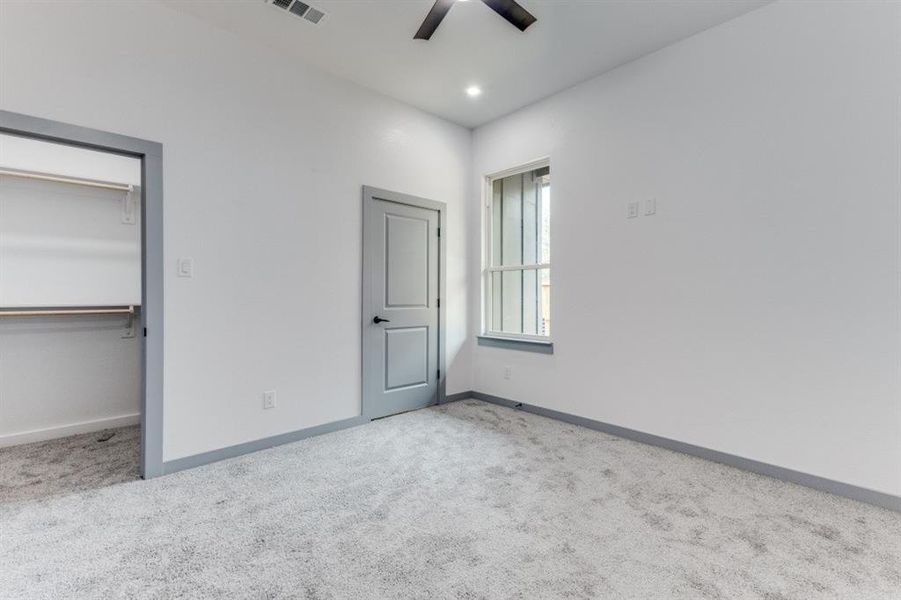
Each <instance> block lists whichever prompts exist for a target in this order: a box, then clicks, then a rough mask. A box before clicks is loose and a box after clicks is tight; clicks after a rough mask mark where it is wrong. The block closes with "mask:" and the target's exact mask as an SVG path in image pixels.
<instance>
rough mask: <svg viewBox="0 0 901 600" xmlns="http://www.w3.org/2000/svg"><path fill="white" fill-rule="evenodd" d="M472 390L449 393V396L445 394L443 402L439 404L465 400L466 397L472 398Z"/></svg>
mask: <svg viewBox="0 0 901 600" xmlns="http://www.w3.org/2000/svg"><path fill="white" fill-rule="evenodd" d="M472 394H473V392H457V393H456V394H451V395H450V396H445V398H444V402H441V404H447V403H448V402H456V401H457V400H466V399H467V398H472Z"/></svg>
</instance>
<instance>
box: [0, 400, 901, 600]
mask: <svg viewBox="0 0 901 600" xmlns="http://www.w3.org/2000/svg"><path fill="white" fill-rule="evenodd" d="M0 536H2V543H0V597H2V598H3V599H4V600H7V599H20V598H23V599H24V598H48V599H50V598H53V599H71V598H104V599H106V598H160V599H162V598H166V599H174V598H254V599H256V598H267V599H273V598H307V599H311V600H312V599H317V600H323V599H331V598H334V599H354V600H355V599H370V598H373V599H375V598H378V599H382V598H398V599H400V598H404V599H405V598H465V599H476V598H505V599H506V598H521V599H535V600H538V599H550V598H611V599H613V598H615V599H626V598H635V599H642V600H649V599H657V598H685V599H699V598H700V599H703V598H723V599H730V600H732V599H742V598H759V599H768V600H777V599H786V598H799V599H816V598H841V599H845V600H849V599H858V598H859V599H866V600H878V599H886V600H888V599H894V600H897V599H898V598H901V514H899V513H894V512H890V511H887V510H883V509H878V508H875V507H871V506H868V505H864V504H859V503H856V502H853V501H850V500H846V499H843V498H839V497H835V496H830V495H828V494H824V493H820V492H816V491H813V490H809V489H806V488H802V487H798V486H795V485H791V484H786V483H782V482H780V481H776V480H773V479H769V478H766V477H761V476H758V475H753V474H750V473H746V472H743V471H739V470H736V469H732V468H730V467H725V466H721V465H718V464H714V463H710V462H706V461H703V460H700V459H696V458H692V457H689V456H685V455H682V454H678V453H673V452H669V451H666V450H662V449H659V448H655V447H651V446H645V445H642V444H638V443H634V442H630V441H626V440H622V439H619V438H615V437H611V436H609V435H605V434H602V433H598V432H595V431H592V430H588V429H583V428H580V427H576V426H572V425H567V424H564V423H559V422H556V421H552V420H548V419H544V418H542V417H538V416H535V415H531V414H527V413H523V412H518V411H514V410H510V409H506V408H501V407H498V406H494V405H490V404H484V403H482V402H477V401H472V400H467V401H462V402H455V403H452V404H448V405H444V406H441V407H437V408H431V409H426V410H420V411H416V412H412V413H407V414H403V415H399V416H396V417H392V418H388V419H383V420H379V421H375V422H373V423H371V424H368V425H365V426H361V427H357V428H354V429H350V430H345V431H341V432H337V433H333V434H329V435H325V436H321V437H317V438H313V439H309V440H305V441H302V442H298V443H295V444H291V445H287V446H282V447H279V448H274V449H272V450H267V451H263V452H258V453H256V454H252V455H248V456H244V457H241V458H237V459H234V460H230V461H225V462H221V463H217V464H214V465H209V466H207V467H203V468H199V469H194V470H191V471H185V472H182V473H178V474H176V475H172V476H168V477H163V478H159V479H155V480H152V481H134V482H130V483H121V484H117V485H112V486H108V487H103V488H99V489H94V490H90V491H73V492H72V493H69V494H65V495H56V496H52V497H49V498H44V499H38V498H12V499H11V500H10V501H7V502H5V503H3V504H0Z"/></svg>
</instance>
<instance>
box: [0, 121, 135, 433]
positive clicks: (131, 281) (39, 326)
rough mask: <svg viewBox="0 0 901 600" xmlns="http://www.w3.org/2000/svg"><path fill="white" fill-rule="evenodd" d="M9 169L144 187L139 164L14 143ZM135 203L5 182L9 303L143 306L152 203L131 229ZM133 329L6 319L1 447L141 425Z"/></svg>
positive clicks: (1, 268)
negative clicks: (128, 208)
mask: <svg viewBox="0 0 901 600" xmlns="http://www.w3.org/2000/svg"><path fill="white" fill-rule="evenodd" d="M0 168H3V169H14V170H19V171H33V172H41V173H52V174H56V175H64V176H68V177H76V178H84V179H93V180H103V181H112V182H117V183H123V184H130V185H135V186H137V185H139V184H140V162H139V161H138V160H136V159H133V158H128V157H122V156H116V155H111V154H107V153H102V152H94V151H88V150H82V149H78V148H72V147H68V146H62V145H58V144H50V143H47V142H41V141H36V140H29V139H24V138H17V137H12V136H0ZM124 195H125V192H123V191H121V190H108V189H101V188H95V187H85V186H80V185H75V184H71V183H59V182H49V181H38V180H32V179H23V178H20V177H14V176H7V175H0V306H2V307H22V306H29V307H36V306H97V305H126V304H134V305H137V304H140V297H141V280H140V275H141V263H140V260H141V251H140V248H141V246H140V204H139V202H134V204H133V213H132V214H133V215H134V222H133V223H123V219H122V199H123V197H124ZM137 195H138V194H133V196H134V198H133V200H137V198H136V197H137ZM124 325H125V318H124V317H121V316H97V317H37V318H35V317H32V318H27V319H26V318H22V319H11V318H5V319H0V446H5V445H12V444H18V443H25V442H30V441H38V440H42V439H50V438H53V437H59V436H63V435H70V434H73V433H81V432H85V431H92V430H98V429H103V428H105V427H114V426H120V425H126V424H133V423H137V422H138V418H139V406H140V389H139V386H140V374H141V369H140V360H141V353H140V338H139V337H132V338H123V333H124V332H125V327H124Z"/></svg>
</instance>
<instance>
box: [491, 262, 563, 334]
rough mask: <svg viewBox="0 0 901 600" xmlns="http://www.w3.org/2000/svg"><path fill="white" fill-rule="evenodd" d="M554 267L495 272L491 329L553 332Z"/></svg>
mask: <svg viewBox="0 0 901 600" xmlns="http://www.w3.org/2000/svg"><path fill="white" fill-rule="evenodd" d="M550 297H551V280H550V269H537V270H536V269H530V270H524V271H502V272H494V273H491V304H492V306H491V323H490V327H489V328H490V330H491V331H497V332H501V333H517V334H526V335H545V336H547V335H550V332H551V330H550V328H551V307H550Z"/></svg>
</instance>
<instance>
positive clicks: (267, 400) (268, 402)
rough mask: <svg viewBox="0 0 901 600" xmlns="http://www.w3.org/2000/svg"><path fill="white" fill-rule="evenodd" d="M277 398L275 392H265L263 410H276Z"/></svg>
mask: <svg viewBox="0 0 901 600" xmlns="http://www.w3.org/2000/svg"><path fill="white" fill-rule="evenodd" d="M275 405H276V398H275V390H269V391H268V392H263V408H264V409H268V408H275Z"/></svg>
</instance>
